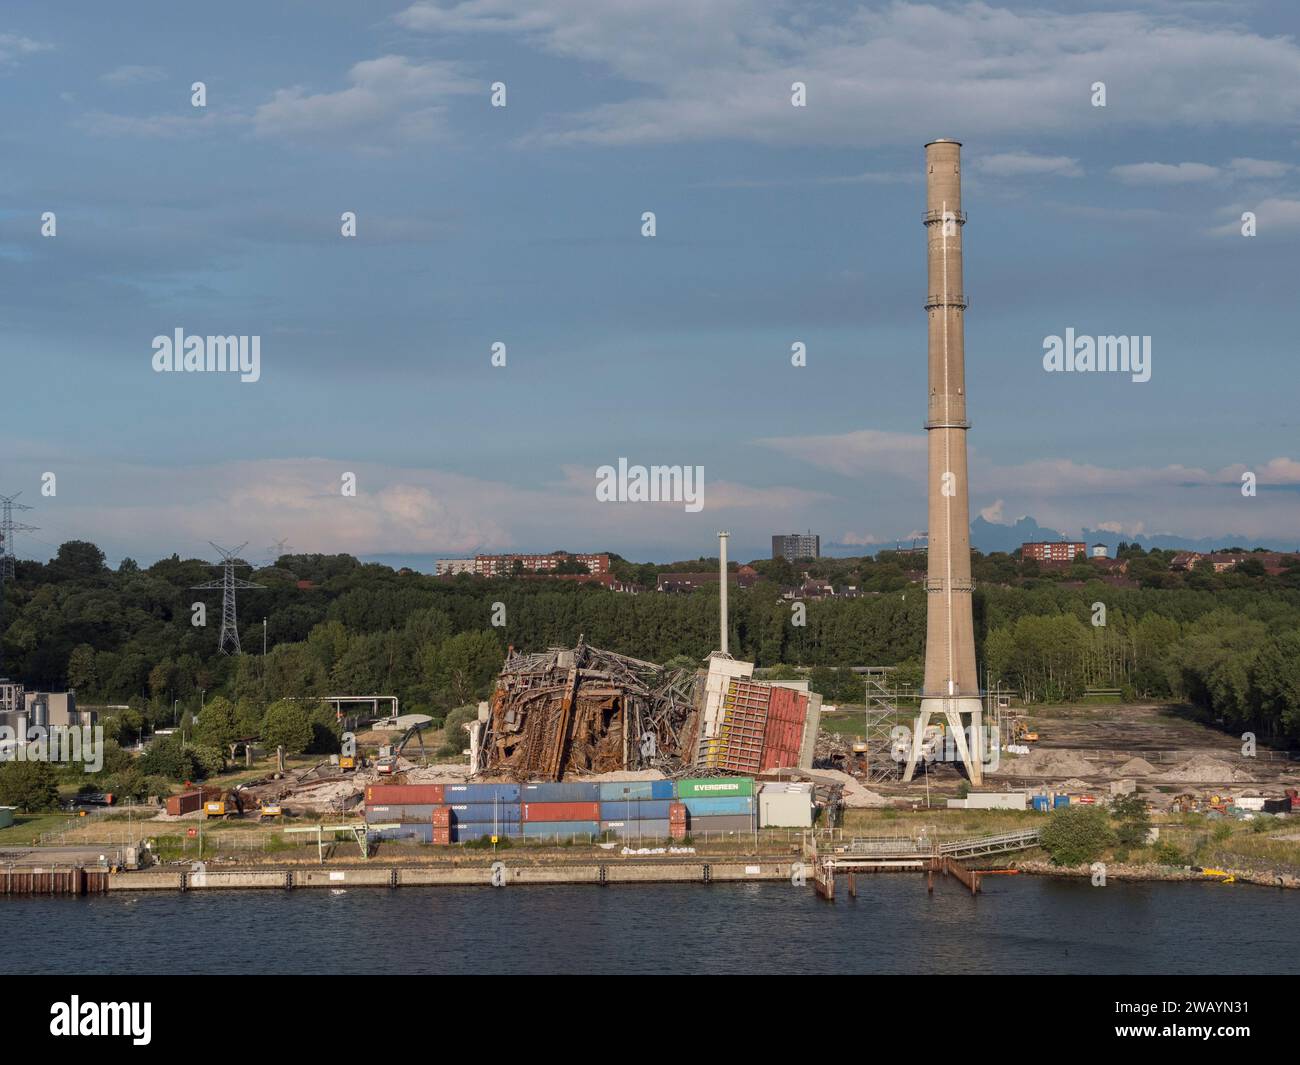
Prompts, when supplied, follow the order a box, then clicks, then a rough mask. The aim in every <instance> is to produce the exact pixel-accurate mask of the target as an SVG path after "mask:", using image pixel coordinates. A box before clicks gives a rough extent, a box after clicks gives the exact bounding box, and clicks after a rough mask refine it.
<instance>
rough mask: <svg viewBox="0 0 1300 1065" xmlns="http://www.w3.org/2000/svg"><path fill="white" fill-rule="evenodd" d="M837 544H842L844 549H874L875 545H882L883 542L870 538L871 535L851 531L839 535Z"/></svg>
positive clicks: (873, 537)
mask: <svg viewBox="0 0 1300 1065" xmlns="http://www.w3.org/2000/svg"><path fill="white" fill-rule="evenodd" d="M835 542H836V543H837V544H843V545H844V546H845V547H874V546H875V545H876V544H879V543H884V541H883V540H880V539H878V538H876V537H875V536H872V535H871V533H862V532H853V531H852V530H850V531H848V532H844V533H841V534H840V537H839V539H838V540H836V541H835Z"/></svg>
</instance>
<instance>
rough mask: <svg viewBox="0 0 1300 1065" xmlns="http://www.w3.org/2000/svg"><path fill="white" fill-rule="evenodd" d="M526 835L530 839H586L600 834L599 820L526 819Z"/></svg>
mask: <svg viewBox="0 0 1300 1065" xmlns="http://www.w3.org/2000/svg"><path fill="white" fill-rule="evenodd" d="M523 827H524V835H525V836H527V837H528V838H529V839H537V838H541V839H545V838H547V837H555V836H558V837H559V838H560V839H572V838H574V837H577V838H578V839H586V838H587V837H588V836H599V835H600V822H599V821H525V822H524V826H523Z"/></svg>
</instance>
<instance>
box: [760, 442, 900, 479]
mask: <svg viewBox="0 0 1300 1065" xmlns="http://www.w3.org/2000/svg"><path fill="white" fill-rule="evenodd" d="M757 443H759V444H761V445H763V446H765V447H770V448H772V449H773V450H774V451H779V452H780V453H781V454H783V455H788V456H790V457H791V458H797V459H802V460H803V461H805V462H807V463H809V464H811V465H813V466H817V467H819V468H821V469H825V470H831V471H833V472H835V473H841V474H844V475H845V476H849V477H857V476H861V475H863V474H867V473H888V474H895V475H897V476H900V477H905V478H916V479H917V483H920V477H922V476H924V469H925V454H926V440H925V434H924V433H888V432H883V431H881V430H878V429H859V430H856V431H854V432H850V433H839V434H835V435H829V436H784V437H767V438H765V439H761V440H758V441H757Z"/></svg>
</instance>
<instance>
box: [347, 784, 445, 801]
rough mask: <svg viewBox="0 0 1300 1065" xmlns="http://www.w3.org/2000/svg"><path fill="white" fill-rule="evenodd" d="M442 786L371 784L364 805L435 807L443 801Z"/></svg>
mask: <svg viewBox="0 0 1300 1065" xmlns="http://www.w3.org/2000/svg"><path fill="white" fill-rule="evenodd" d="M444 787H445V785H442V784H371V785H370V786H369V787H368V788H366V804H367V805H374V806H437V805H439V804H441V803H442V802H444V801H445V799H444V797H443V789H444Z"/></svg>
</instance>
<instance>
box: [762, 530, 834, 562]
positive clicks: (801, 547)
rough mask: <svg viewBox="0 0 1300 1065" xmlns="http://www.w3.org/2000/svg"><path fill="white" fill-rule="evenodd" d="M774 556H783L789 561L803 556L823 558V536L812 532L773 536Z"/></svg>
mask: <svg viewBox="0 0 1300 1065" xmlns="http://www.w3.org/2000/svg"><path fill="white" fill-rule="evenodd" d="M772 557H773V558H783V559H785V560H786V561H788V562H795V561H797V560H798V559H801V558H821V557H822V538H821V537H820V536H815V535H814V534H813V533H811V532H807V533H787V534H785V535H777V536H773V537H772Z"/></svg>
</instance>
